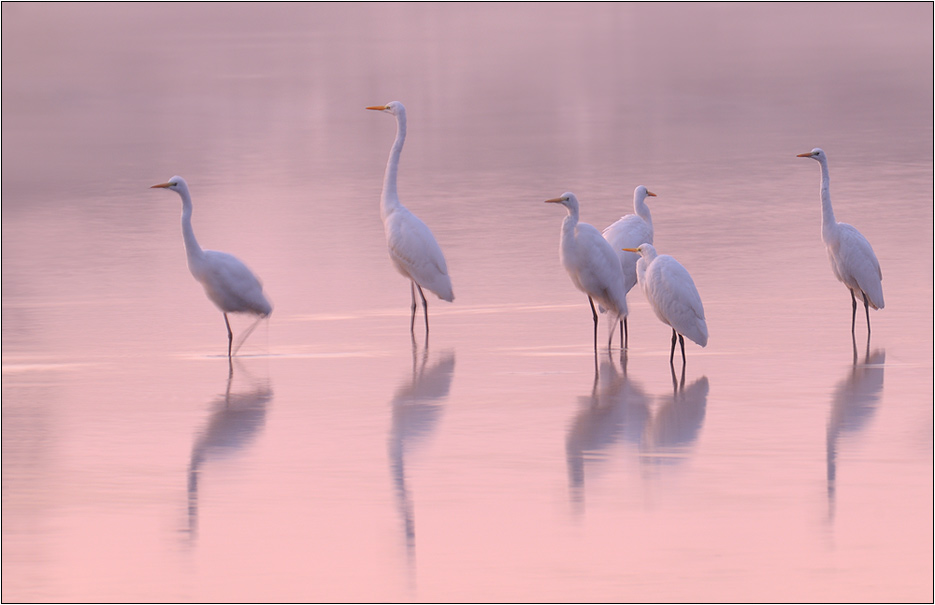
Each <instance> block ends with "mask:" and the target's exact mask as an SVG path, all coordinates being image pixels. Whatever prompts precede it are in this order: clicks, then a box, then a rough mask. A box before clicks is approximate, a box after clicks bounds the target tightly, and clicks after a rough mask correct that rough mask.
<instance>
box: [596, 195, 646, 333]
mask: <svg viewBox="0 0 935 605" xmlns="http://www.w3.org/2000/svg"><path fill="white" fill-rule="evenodd" d="M646 196H651V197H656V194H655V193H653V192H652V191H649V190H648V189H646V187H644V186H642V185H640V186H639V187H637V188H636V189H634V190H633V211H634V212H635V213H636V214H627V215H625V216H623V217H621V218H620V220H618V221H616V222H615V223H613V224H611V225H610V226H608V227H607V228H606V229H604V233H603V235H604V239H606V240H607V241H608V242H610V247H611V248H613V250H614V252H616V254H617V257H618V258H619V259H620V268H621V269H623V291H624V293H625V294H629V293H630V289H631V288H633V286H635V285H636V261H637V259H639V257H640V255H639V254H635V253H633V252H627V251H625V250H623V248H635V247H636V246H639V245H640V244H644V243H645V244H651V243H653V215H652V214H650V212H649V206H647V205H646ZM620 339H621V340H622V341H623V343H624V344H623V346H624V348H626V346H627V343H628V342H629V340H630V335H629V331H628V330H627V318H626V317H624V318H623V321H622V322H620Z"/></svg>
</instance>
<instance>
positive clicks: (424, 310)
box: [413, 282, 429, 336]
mask: <svg viewBox="0 0 935 605" xmlns="http://www.w3.org/2000/svg"><path fill="white" fill-rule="evenodd" d="M413 283H415V282H413ZM416 288H418V289H419V296H421V297H422V314H423V315H425V335H426V336H428V335H429V303H428V301H427V300H425V294H423V293H422V286H420V285H419V284H416ZM413 304H415V302H413ZM413 313H414V311H413Z"/></svg>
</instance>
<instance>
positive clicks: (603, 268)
mask: <svg viewBox="0 0 935 605" xmlns="http://www.w3.org/2000/svg"><path fill="white" fill-rule="evenodd" d="M546 203H552V204H561V205H562V206H565V209H566V210H567V211H568V216H566V217H565V220H564V221H563V222H562V235H561V242H560V244H559V256H560V257H561V259H562V265H564V266H565V270H566V271H568V275H569V277H571V281H572V282H573V283H574V284H575V287H577V288H578V289H579V290H581V291H582V292H584V293H585V294H587V295H588V302H589V303H590V304H591V313H592V314H593V316H594V349H595V350H597V311H595V310H594V301H595V300H597V302H598V304H599V305H600V307H601V312H603V311H604V310H605V309H606V310H608V311H610V312H611V313H613V314H614V316H615V317H616V318H617V319H618V320H620V321H623V318H625V317H626V316H627V293H626V292H625V291H624V290H623V273H622V269H621V268H620V261H619V259H618V258H617V254H616V253H615V252H614V249H613V248H611V247H610V244H609V243H607V240H605V239H604V238H603V237H601V232H600V231H598V230H597V229H595V228H594V227H593V226H591V225H589V224H587V223H580V222H578V198H576V197H575V194H573V193H571V192H567V193H565V194H563V195H562V196H561V197H557V198H553V199H551V200H546ZM613 339H614V331H613V329H611V331H610V340H609V341H608V343H607V346H608V347H609V346H610V345H611V343H612V342H613ZM620 344H621V346H623V343H620Z"/></svg>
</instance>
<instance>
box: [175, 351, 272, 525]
mask: <svg viewBox="0 0 935 605" xmlns="http://www.w3.org/2000/svg"><path fill="white" fill-rule="evenodd" d="M236 365H238V367H240V363H239V362H237V364H236ZM229 367H230V370H229V373H228V376H227V388H226V389H225V391H224V393H223V394H221V395H219V396H218V397H217V398H216V399H215V400H214V401H212V402H211V404H210V407H211V415H210V417H209V418H208V423H207V425H206V426H205V427H204V429H202V430H201V432H200V433H199V434H198V437H197V438H196V439H195V443H194V445H193V446H192V453H191V460H190V462H189V465H188V534H189V537H190V539H194V538H195V535H196V533H197V528H198V482H199V480H200V479H201V473H202V470H203V469H204V465H205V463H206V462H208V461H212V460H221V459H224V458H227V457H229V456H231V455H234V454H236V453H237V452H239V451H240V450H242V449H243V448H245V447H246V446H248V445H249V444H250V443H251V442H252V441H253V440H254V439H255V438H256V436H257V435H258V434H259V433H260V431H261V430H262V429H263V425H264V423H265V422H266V408H267V405H268V404H269V402H270V401H271V400H272V398H273V390H272V388H271V386H270V382H269V379H268V378H267V379H265V380H258V379H253V378H252V377H251V378H250V380H249V385H248V386H247V387H245V388H244V389H242V390H240V391H236V390H234V389H233V388H232V385H233V382H234V364H231V365H230V366H229ZM244 373H245V374H247V372H246V370H244Z"/></svg>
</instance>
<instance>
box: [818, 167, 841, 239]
mask: <svg viewBox="0 0 935 605" xmlns="http://www.w3.org/2000/svg"><path fill="white" fill-rule="evenodd" d="M819 163H820V164H821V232H822V234H824V233H825V232H826V231H827V230H828V229H830V228H832V227H833V226H834V225H836V224H837V221H835V220H834V210H833V209H832V208H831V178H830V177H829V176H828V160H821V161H820V162H819Z"/></svg>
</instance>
